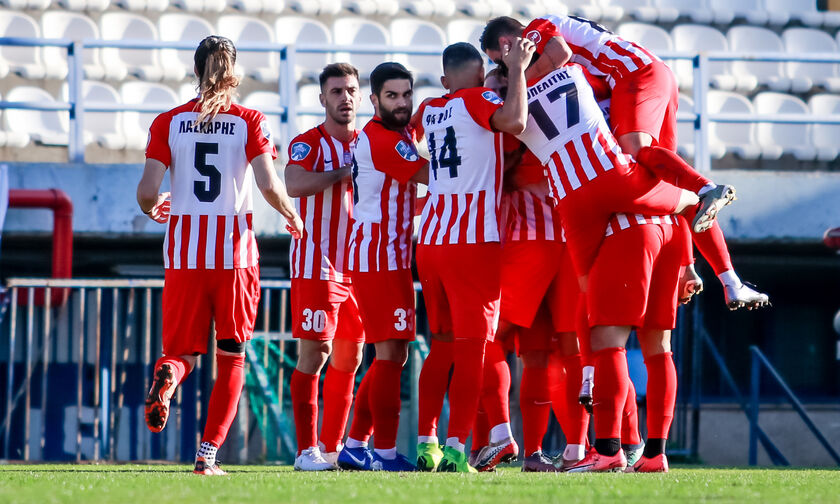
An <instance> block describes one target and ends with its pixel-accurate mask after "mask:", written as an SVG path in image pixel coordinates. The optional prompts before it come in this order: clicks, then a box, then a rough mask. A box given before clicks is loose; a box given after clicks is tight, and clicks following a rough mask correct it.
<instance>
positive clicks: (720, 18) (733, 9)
mask: <svg viewBox="0 0 840 504" xmlns="http://www.w3.org/2000/svg"><path fill="white" fill-rule="evenodd" d="M709 7H711V10H712V13H713V14H714V16H715V21H714V22H715V23H716V24H721V25H729V24H732V21H733V20H734V19H735V18H743V19H745V20H746V21H747V23H749V24H752V25H764V24H767V21H768V20H769V16H768V14H767V11H766V10H764V5H763V4H762V1H761V0H736V1H733V0H709Z"/></svg>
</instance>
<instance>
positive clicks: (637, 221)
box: [604, 213, 679, 237]
mask: <svg viewBox="0 0 840 504" xmlns="http://www.w3.org/2000/svg"><path fill="white" fill-rule="evenodd" d="M645 224H667V225H673V226H679V219H677V217H676V216H675V215H653V216H650V215H641V214H624V213H617V214H615V215H613V216H612V218H610V221H609V223H607V233H606V234H605V235H604V236H607V237H609V236H612V235H613V234H615V233H618V232H619V231H623V230H625V229H627V228H629V227H633V226H643V225H645Z"/></svg>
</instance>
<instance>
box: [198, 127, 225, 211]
mask: <svg viewBox="0 0 840 504" xmlns="http://www.w3.org/2000/svg"><path fill="white" fill-rule="evenodd" d="M218 153H219V144H217V143H209V142H196V143H195V169H196V170H198V173H200V174H202V175H204V176H205V177H207V180H196V181H195V182H193V193H195V197H196V198H198V201H202V202H204V203H210V202H212V201H216V198H218V197H219V194H221V192H222V174H221V172H219V169H218V168H216V166H215V165H211V164H207V154H218Z"/></svg>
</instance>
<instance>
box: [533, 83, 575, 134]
mask: <svg viewBox="0 0 840 504" xmlns="http://www.w3.org/2000/svg"><path fill="white" fill-rule="evenodd" d="M564 95H565V96H566V127H567V128H571V127H572V126H574V125H575V124H577V123H579V122H580V108H579V107H578V92H577V88H576V87H575V83H574V82H571V83H569V84H565V85H563V86H559V87H558V88H557V89H552V90H551V91H549V92H548V93H546V94H545V97H546V98H547V99H548V102H549V104H551V103H554V102H556V101H557V100H559V99H560V97H561V96H564ZM552 112H554V111H553V110H552ZM528 113H529V114H531V117H533V118H534V121H536V123H537V126H539V128H540V131H542V132H543V135H545V138H546V139H547V140H552V139H554V138H555V137H557V136H558V135H559V134H560V131H558V130H557V126H556V125H555V124H554V119H552V117H551V116H550V115H549V114H548V113H547V112H546V111H545V108H544V107H543V104H542V103H540V99H539V98H538V99H536V100H534V101H532V102H529V103H528Z"/></svg>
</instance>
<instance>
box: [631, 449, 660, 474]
mask: <svg viewBox="0 0 840 504" xmlns="http://www.w3.org/2000/svg"><path fill="white" fill-rule="evenodd" d="M627 472H634V473H666V472H668V458H667V457H666V456H665V454H664V453H660V454H659V455H657V456H655V457H653V458H647V457H642V458H640V459H639V461H638V462H636V463H635V464H633V465H632V466H629V467H627Z"/></svg>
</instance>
